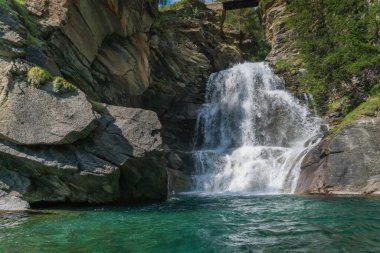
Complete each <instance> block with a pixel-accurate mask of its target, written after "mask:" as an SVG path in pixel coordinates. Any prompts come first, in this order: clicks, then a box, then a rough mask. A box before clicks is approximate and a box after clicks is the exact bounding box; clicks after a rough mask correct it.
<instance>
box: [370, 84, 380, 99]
mask: <svg viewBox="0 0 380 253" xmlns="http://www.w3.org/2000/svg"><path fill="white" fill-rule="evenodd" d="M369 94H371V95H372V96H376V94H380V83H378V84H376V85H374V86H373V87H372V89H371V91H370V92H369Z"/></svg>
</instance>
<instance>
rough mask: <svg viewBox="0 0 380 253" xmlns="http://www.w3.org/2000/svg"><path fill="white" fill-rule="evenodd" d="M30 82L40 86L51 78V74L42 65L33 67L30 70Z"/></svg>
mask: <svg viewBox="0 0 380 253" xmlns="http://www.w3.org/2000/svg"><path fill="white" fill-rule="evenodd" d="M27 76H28V83H29V84H31V85H33V86H34V87H40V86H42V85H43V84H45V83H46V82H47V81H49V80H51V78H52V76H51V74H50V73H49V72H48V71H47V70H45V69H43V68H40V67H33V68H31V69H30V70H29V71H28V75H27Z"/></svg>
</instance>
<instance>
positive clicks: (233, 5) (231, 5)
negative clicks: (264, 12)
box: [221, 0, 259, 11]
mask: <svg viewBox="0 0 380 253" xmlns="http://www.w3.org/2000/svg"><path fill="white" fill-rule="evenodd" d="M221 2H222V4H223V9H224V10H226V11H227V10H236V9H243V8H249V7H258V6H259V0H221Z"/></svg>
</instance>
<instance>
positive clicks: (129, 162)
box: [0, 106, 167, 209]
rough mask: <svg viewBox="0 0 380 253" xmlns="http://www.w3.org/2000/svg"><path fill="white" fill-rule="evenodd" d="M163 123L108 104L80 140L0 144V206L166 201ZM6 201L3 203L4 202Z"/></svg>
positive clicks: (146, 114) (152, 115)
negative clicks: (65, 143)
mask: <svg viewBox="0 0 380 253" xmlns="http://www.w3.org/2000/svg"><path fill="white" fill-rule="evenodd" d="M160 128H161V124H160V123H159V121H158V118H157V116H156V114H155V113H154V112H151V111H145V110H141V109H133V108H124V107H114V106H109V107H106V109H105V111H104V112H103V114H102V117H101V119H100V123H99V126H98V127H97V128H96V129H95V130H94V131H93V132H92V133H91V134H90V135H89V136H88V137H87V138H86V139H83V140H80V141H77V142H76V143H75V144H68V145H59V146H57V145H51V146H30V147H29V146H20V145H15V144H12V143H10V142H6V141H3V142H1V143H0V191H1V192H3V196H2V197H1V198H0V208H3V209H8V208H13V206H14V209H17V208H21V206H22V205H23V204H25V208H27V205H26V204H27V203H26V202H25V201H27V202H29V203H36V202H37V203H38V202H81V203H83V202H86V203H107V202H114V201H144V200H150V201H152V200H162V199H165V198H166V196H167V175H166V168H165V167H164V166H163V164H164V163H163V159H162V158H163V153H162V152H160V146H161V145H162V142H161V137H160ZM1 203H3V204H1Z"/></svg>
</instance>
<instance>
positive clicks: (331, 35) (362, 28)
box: [287, 0, 380, 103]
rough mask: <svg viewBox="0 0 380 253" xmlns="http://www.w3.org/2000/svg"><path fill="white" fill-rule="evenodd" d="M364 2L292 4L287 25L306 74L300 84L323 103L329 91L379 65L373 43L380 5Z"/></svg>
mask: <svg viewBox="0 0 380 253" xmlns="http://www.w3.org/2000/svg"><path fill="white" fill-rule="evenodd" d="M370 2H371V1H367V0H345V1H341V0H312V1H311V0H293V1H289V4H288V6H287V8H288V11H289V12H290V13H292V14H293V15H292V16H291V17H290V18H289V20H288V23H287V25H288V26H289V27H290V28H293V29H295V31H296V36H297V37H296V47H297V48H299V50H300V51H301V57H302V58H303V61H304V63H305V65H306V68H307V70H308V72H307V74H305V75H304V76H303V77H302V78H303V79H302V83H303V84H304V85H305V86H306V87H305V90H307V91H309V92H310V93H312V94H313V95H314V97H316V98H317V102H320V103H323V102H324V101H326V98H327V97H328V95H329V93H330V91H331V90H332V89H335V90H338V91H339V90H341V89H342V87H341V84H342V83H343V82H344V81H346V80H348V79H350V78H351V77H353V76H354V75H356V74H357V73H359V72H360V71H361V70H363V69H364V68H368V67H371V66H374V65H375V64H378V63H379V62H380V46H379V44H377V43H375V42H376V41H377V40H378V38H377V36H378V35H377V32H376V31H377V29H378V27H379V22H380V20H379V16H378V13H380V3H379V2H378V1H372V3H370Z"/></svg>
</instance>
